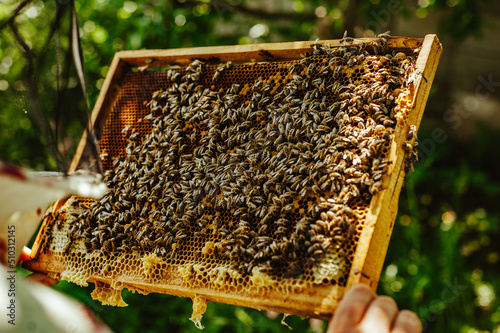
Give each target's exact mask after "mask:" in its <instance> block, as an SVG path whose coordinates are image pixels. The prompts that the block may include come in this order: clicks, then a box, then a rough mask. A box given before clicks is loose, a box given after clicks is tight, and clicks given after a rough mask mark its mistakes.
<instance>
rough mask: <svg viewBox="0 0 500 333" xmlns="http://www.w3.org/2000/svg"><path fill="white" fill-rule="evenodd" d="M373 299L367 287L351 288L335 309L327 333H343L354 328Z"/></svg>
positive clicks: (361, 285) (357, 286) (373, 295)
mask: <svg viewBox="0 0 500 333" xmlns="http://www.w3.org/2000/svg"><path fill="white" fill-rule="evenodd" d="M375 297H376V296H375V293H374V292H373V291H372V290H371V289H370V288H369V287H368V286H366V285H363V284H358V285H355V286H353V287H352V288H351V289H349V290H348V291H347V292H346V294H345V295H344V298H343V299H342V301H341V302H340V304H339V306H338V307H337V310H336V311H335V315H334V316H333V318H332V320H331V322H330V325H329V326H328V331H327V333H333V332H344V331H347V330H349V329H352V328H354V327H355V326H356V325H357V324H358V323H359V322H360V321H361V318H362V317H363V315H364V314H365V311H366V309H367V308H368V306H369V305H370V303H371V302H372V301H373V300H374V299H375Z"/></svg>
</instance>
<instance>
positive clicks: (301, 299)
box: [26, 35, 441, 319]
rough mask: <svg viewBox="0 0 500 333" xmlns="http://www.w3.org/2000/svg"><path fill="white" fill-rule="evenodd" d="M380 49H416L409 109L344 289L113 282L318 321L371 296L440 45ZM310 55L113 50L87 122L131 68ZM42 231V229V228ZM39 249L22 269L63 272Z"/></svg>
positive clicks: (393, 44)
mask: <svg viewBox="0 0 500 333" xmlns="http://www.w3.org/2000/svg"><path fill="white" fill-rule="evenodd" d="M374 40H377V39H354V40H353V41H349V42H348V44H350V45H358V44H361V43H369V42H371V41H374ZM321 43H323V44H327V43H328V44H330V45H331V47H337V46H342V45H344V46H345V44H346V41H345V40H340V41H339V40H331V41H321ZM387 46H388V47H389V48H390V49H391V50H395V51H401V52H404V53H406V54H412V53H413V52H414V51H415V50H420V51H419V55H418V58H417V59H416V62H415V66H416V68H415V73H418V74H419V75H415V76H414V78H413V83H412V85H411V91H410V100H411V101H410V102H409V103H408V105H409V106H410V110H409V113H408V116H407V118H406V121H405V122H404V123H401V124H400V123H398V124H397V126H396V128H395V133H394V139H393V143H392V145H391V147H390V151H389V156H388V159H389V160H390V161H392V162H393V163H392V165H391V166H390V167H389V169H388V172H387V175H388V177H386V178H385V179H384V186H383V187H384V190H382V191H379V192H377V193H376V194H375V195H374V196H373V198H372V200H371V202H370V206H369V213H368V216H367V218H366V219H365V224H364V227H363V231H362V233H361V235H360V237H359V241H358V245H357V247H356V251H355V253H354V257H353V260H352V263H351V268H350V272H349V275H348V278H347V282H346V285H345V286H339V285H334V286H331V285H326V286H324V285H319V286H316V287H315V288H314V290H301V291H300V292H297V293H295V292H292V293H288V294H283V293H282V292H280V291H277V290H274V289H272V288H271V289H269V290H267V291H266V292H265V293H263V292H262V291H259V292H256V291H254V292H249V293H240V292H231V293H221V292H219V291H214V290H211V289H209V288H194V289H193V288H187V287H186V286H185V285H184V284H183V283H182V279H180V278H178V279H177V280H175V279H173V283H170V284H168V285H159V284H155V285H151V284H145V283H143V282H142V281H139V280H136V281H121V283H122V285H121V286H122V287H127V288H129V289H132V290H138V291H143V292H160V293H168V294H173V295H178V296H184V297H190V298H192V299H193V300H195V305H196V303H197V300H199V299H202V300H208V301H215V302H223V303H229V304H235V305H241V306H247V307H253V308H258V309H266V310H272V311H276V312H282V313H290V314H297V315H300V316H303V317H318V318H323V319H327V318H329V317H330V316H331V313H332V312H333V311H334V309H335V307H336V305H337V303H338V301H339V300H340V299H341V298H342V295H343V294H344V291H345V290H346V288H349V287H350V286H351V285H353V284H356V283H364V284H367V285H369V286H370V287H371V288H372V289H373V290H375V289H376V287H377V283H378V278H379V276H380V272H381V269H382V266H383V262H384V258H385V253H386V251H387V247H388V244H389V239H390V235H391V233H392V228H393V225H394V220H395V217H396V213H397V203H398V198H399V192H400V189H401V186H402V182H403V179H404V175H405V172H404V170H403V159H404V155H405V152H404V143H405V142H406V140H407V133H408V130H409V127H410V126H412V125H413V126H416V127H417V128H418V125H419V123H420V120H421V117H422V114H423V111H424V108H425V104H426V101H427V97H428V95H429V91H430V88H431V84H432V81H433V78H434V73H435V71H436V68H437V64H438V60H439V56H440V53H441V44H440V43H439V41H438V39H437V37H436V36H435V35H428V36H426V37H425V38H424V39H412V38H403V37H393V38H390V39H389V40H388V41H387ZM311 49H312V48H311V42H294V43H278V44H257V45H239V46H221V47H207V48H191V49H178V50H143V51H123V52H119V53H117V54H116V55H115V58H114V59H113V62H112V64H111V66H110V69H109V72H108V75H107V77H106V79H105V81H104V84H103V87H102V90H101V93H100V95H99V97H98V100H97V102H96V105H95V107H94V111H93V113H92V123H93V124H94V128H95V130H96V132H97V133H98V134H100V135H102V133H103V128H104V126H105V123H106V120H107V118H108V116H109V114H110V112H111V111H112V109H113V107H114V105H115V102H116V100H117V98H118V96H119V94H120V91H121V88H122V83H123V82H122V80H123V78H124V77H125V75H126V73H127V72H128V71H130V70H131V69H132V68H135V69H137V68H142V67H143V66H145V67H149V68H154V67H167V66H172V65H179V66H186V65H188V64H189V63H191V62H192V61H193V59H199V60H201V61H207V62H210V61H214V59H216V61H217V63H225V62H227V61H231V62H233V63H235V64H238V63H259V62H264V63H265V62H275V61H288V60H296V59H300V58H301V57H302V55H303V54H305V53H306V52H310V51H311ZM99 139H100V138H99ZM89 152H90V149H89V147H88V145H87V139H86V137H85V136H84V137H83V138H82V140H81V142H80V145H79V148H78V151H77V153H76V155H75V158H74V159H73V163H72V165H71V170H76V169H78V168H80V167H82V166H84V165H85V163H86V161H87V154H88V153H89ZM62 204H63V202H61V203H59V205H62ZM44 224H45V222H44ZM43 228H44V227H43V226H42V230H43ZM42 245H43V240H42V239H41V233H40V234H39V237H38V238H37V240H36V242H35V245H34V247H33V257H34V258H36V260H33V261H31V262H29V263H27V264H26V267H28V268H29V269H31V270H36V271H42V272H50V273H51V274H57V273H61V272H63V271H64V269H65V267H64V265H63V263H62V262H60V261H59V260H57V258H53V257H51V256H50V255H48V254H44V253H42V252H41V249H42V248H43V246H42ZM88 281H90V282H94V283H96V284H103V285H112V283H113V281H112V280H111V279H108V278H105V277H102V276H93V277H91V278H90V279H88ZM176 281H177V282H176Z"/></svg>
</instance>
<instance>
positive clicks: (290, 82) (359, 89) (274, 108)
mask: <svg viewBox="0 0 500 333" xmlns="http://www.w3.org/2000/svg"><path fill="white" fill-rule="evenodd" d="M394 39H395V38H394V37H391V36H390V35H389V33H384V34H382V35H380V36H379V37H378V38H375V39H372V40H370V41H358V40H356V39H353V38H348V37H346V36H344V38H343V39H342V40H340V41H339V42H337V43H336V45H335V46H330V44H326V43H321V42H320V41H315V42H314V43H313V44H310V43H309V45H308V46H309V50H308V51H307V54H306V56H304V57H302V58H301V57H300V56H297V57H296V58H295V59H288V60H280V55H279V52H278V53H276V52H273V58H272V59H270V60H268V61H267V62H263V63H256V62H253V63H245V62H238V61H235V60H232V61H231V60H227V59H226V60H224V61H222V60H221V61H220V64H219V63H214V62H213V61H207V60H203V58H201V57H192V58H190V59H191V62H190V63H189V64H187V66H185V67H174V68H169V69H166V70H162V71H155V70H150V69H146V70H144V71H130V72H127V73H125V74H124V79H123V82H124V83H123V86H122V87H121V91H120V93H119V94H118V96H117V97H116V101H115V102H114V104H113V105H114V106H113V108H112V110H111V111H110V114H109V116H108V118H107V120H106V124H105V125H104V127H103V135H102V139H101V143H100V146H101V149H102V150H103V151H105V152H106V155H105V159H104V160H103V163H104V166H105V168H106V170H107V171H106V173H105V180H106V182H107V184H108V187H109V189H110V190H109V191H108V192H107V193H106V194H105V196H104V197H103V198H101V199H100V200H96V201H90V200H88V199H83V198H78V197H72V198H71V199H69V200H68V202H67V203H66V204H65V205H64V206H63V208H61V209H64V211H65V213H64V214H63V213H62V212H61V210H59V212H53V213H52V214H51V215H50V218H47V227H46V228H45V230H44V231H43V234H44V235H45V238H44V239H45V243H44V249H43V251H42V252H45V253H49V252H50V254H51V255H52V256H54V257H56V258H58V260H59V261H60V262H62V263H63V264H62V265H63V267H64V269H61V271H59V272H58V273H57V274H58V276H59V277H60V278H62V279H66V280H69V281H72V282H75V283H78V284H80V285H86V284H87V281H92V282H94V281H97V282H99V283H97V284H96V291H95V292H94V293H93V295H92V296H93V297H94V298H97V299H99V300H101V301H102V302H103V303H105V304H114V305H122V306H123V305H124V304H125V303H124V302H123V300H122V299H121V296H120V290H121V289H123V284H124V283H126V284H127V288H129V289H133V290H134V289H135V290H139V291H141V292H150V291H158V292H170V293H173V294H176V295H180V296H188V297H191V298H193V300H194V303H195V305H196V306H195V307H196V308H197V309H198V308H200V309H201V308H204V307H203V306H200V304H202V303H203V300H215V301H222V302H228V303H236V304H242V305H247V306H254V307H255V306H257V307H261V308H267V309H275V310H283V312H285V310H287V309H288V308H287V305H284V304H285V303H287V301H285V299H288V298H289V297H299V298H300V297H301V296H300V295H301V294H302V293H308V295H310V296H309V297H310V299H311V301H310V302H316V303H314V304H319V303H321V302H320V301H319V300H320V299H322V298H321V297H325V296H324V295H326V294H328V293H330V291H331V290H339V295H341V293H342V290H344V289H345V287H346V286H347V285H348V280H349V276H350V275H349V274H350V272H351V268H353V265H354V263H355V262H356V257H355V254H356V251H357V249H358V247H359V246H360V244H361V246H365V244H362V243H361V239H363V236H362V235H363V232H364V230H365V227H366V225H367V223H372V222H370V221H371V220H370V219H371V218H372V217H371V214H372V210H371V209H372V208H371V207H373V202H372V201H373V198H375V197H377V196H378V195H379V193H381V192H383V191H384V190H385V189H386V188H387V187H388V186H389V184H388V179H389V176H390V170H392V168H393V167H394V163H396V162H395V160H394V158H393V156H392V155H391V154H393V152H394V149H398V148H397V146H396V144H395V142H396V141H395V140H396V136H397V135H398V133H399V132H398V131H397V126H400V124H401V125H405V123H406V121H407V117H408V112H409V109H411V107H412V105H411V103H410V102H409V100H408V99H409V98H410V97H409V96H410V93H411V92H410V89H413V88H414V86H413V85H408V84H407V83H406V82H407V80H408V79H409V78H412V77H413V76H412V75H413V72H414V71H416V69H415V57H412V56H408V54H412V55H413V52H412V50H411V49H409V50H407V51H405V52H406V53H405V52H403V51H402V50H401V48H399V49H397V50H395V49H394V50H393V49H391V47H389V46H388V44H389V43H391V42H393V41H394ZM418 46H420V44H419V45H418ZM420 82H422V81H420ZM412 126H413V127H412ZM408 128H410V130H409V131H408V132H407V133H408V135H407V137H405V138H404V140H405V142H406V145H407V146H408V145H409V144H410V142H411V143H412V142H413V140H414V137H415V136H416V127H415V126H414V125H411V126H409V127H408ZM407 146H404V145H403V146H401V150H402V151H403V150H404V151H409V150H411V149H410V148H411V147H410V148H409V146H408V147H407ZM395 147H396V148H395ZM408 155H409V154H408V153H406V155H405V156H406V157H407V160H410V159H413V158H410V157H409V156H408ZM410 162H411V161H410ZM407 164H408V162H407ZM407 170H409V168H408V167H407ZM391 186H392V185H391ZM369 228H372V225H371V224H370V225H369ZM367 241H368V242H369V241H370V239H368V240H367ZM384 251H385V250H384ZM384 253H385V252H384ZM97 263H98V264H97ZM97 266H99V267H100V268H98V267H97ZM361 268H362V267H361ZM353 271H358V272H359V271H361V270H360V269H358V268H357V267H356V269H353ZM54 274H56V273H54ZM363 274H364V273H363ZM144 286H147V287H144ZM99 288H100V289H99ZM162 288H163V289H162ZM332 288H337V289H332ZM101 289H102V290H101ZM104 289H105V290H104ZM110 290H111V291H112V292H110ZM314 290H320V292H317V293H316V294H314V292H316V291H314ZM313 291H314V292H313ZM274 293H279V295H284V296H282V298H280V299H283V302H282V303H280V304H281V305H279V306H278V307H273V305H272V304H271V303H269V305H266V304H267V303H266V302H267V301H259V302H261V303H262V305H257V304H256V303H252V302H251V301H241V302H236V301H233V300H232V299H233V298H235V297H236V295H242V296H241V297H242V299H252V298H258V297H261V296H257V295H263V296H262V297H264V299H269V298H273V297H274V295H278V294H274ZM272 295H273V296H272ZM311 295H312V296H311ZM321 295H323V296H321ZM238 297H240V296H238ZM245 297H247V298H245ZM276 297H277V298H279V297H281V296H279V297H278V296H276ZM315 297H316V298H315ZM307 302H309V301H307ZM307 302H306V303H304V304H313V303H307ZM318 302H319V303H318ZM261 303H258V304H261ZM332 304H333V303H332ZM315 306H316V307H314V309H315V310H312V311H313V312H307V310H302V312H301V311H299V310H295V313H298V314H306V315H315V316H321V314H322V313H324V311H327V310H325V309H320V307H318V306H319V305H315ZM305 307H307V306H304V308H305ZM330 309H331V308H330ZM196 311H197V310H195V311H194V313H193V317H192V318H193V321H195V323H196V324H197V325H198V326H199V325H201V324H200V322H199V320H200V318H201V317H200V316H198V315H199V313H195V312H196ZM287 311H288V310H287ZM304 311H305V312H304Z"/></svg>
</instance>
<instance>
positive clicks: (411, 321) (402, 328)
mask: <svg viewBox="0 0 500 333" xmlns="http://www.w3.org/2000/svg"><path fill="white" fill-rule="evenodd" d="M420 332H422V323H421V322H420V319H419V318H418V316H417V315H416V314H415V313H414V312H411V311H409V310H402V311H400V312H399V314H398V316H397V317H396V320H395V322H394V327H393V328H392V331H391V333H420Z"/></svg>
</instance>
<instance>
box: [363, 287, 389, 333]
mask: <svg viewBox="0 0 500 333" xmlns="http://www.w3.org/2000/svg"><path fill="white" fill-rule="evenodd" d="M397 314H398V306H397V304H396V302H395V301H394V299H392V298H391V297H388V296H379V297H377V299H375V300H374V301H373V302H372V303H371V304H370V306H369V307H368V309H367V310H366V313H365V315H364V316H363V319H362V320H361V322H360V323H359V328H360V329H361V331H363V332H372V331H373V328H374V327H376V328H377V332H380V333H389V332H390V331H391V327H392V323H393V322H394V320H395V319H396V315H397Z"/></svg>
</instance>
